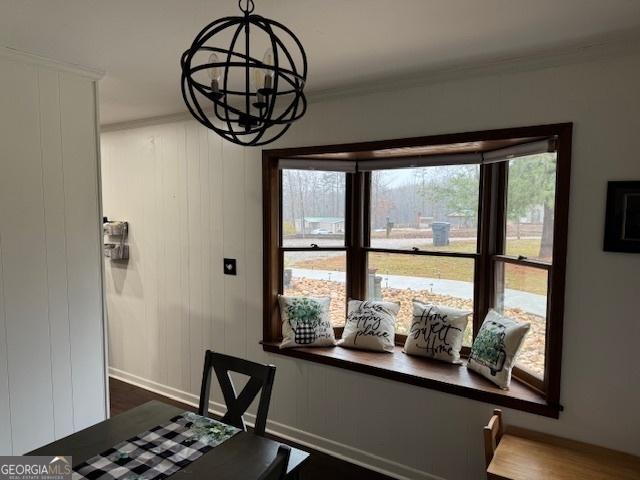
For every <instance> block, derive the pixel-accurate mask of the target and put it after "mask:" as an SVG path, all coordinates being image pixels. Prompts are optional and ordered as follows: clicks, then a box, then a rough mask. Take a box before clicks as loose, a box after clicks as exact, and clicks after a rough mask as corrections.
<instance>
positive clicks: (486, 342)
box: [467, 310, 530, 390]
mask: <svg viewBox="0 0 640 480" xmlns="http://www.w3.org/2000/svg"><path fill="white" fill-rule="evenodd" d="M529 326H530V325H529V324H528V323H519V322H516V321H515V320H512V319H511V318H509V317H505V316H503V315H501V314H499V313H498V312H496V311H495V310H489V313H488V314H487V317H486V318H485V319H484V322H483V323H482V326H481V327H480V331H479V332H478V335H477V336H476V339H475V340H474V341H473V346H472V347H471V353H470V354H469V361H468V362H467V368H469V369H471V370H473V371H475V372H478V373H480V374H481V375H483V376H484V377H486V378H488V379H489V380H491V381H492V382H493V383H495V384H496V385H498V386H499V387H500V388H503V389H505V390H506V389H508V388H509V383H511V369H512V368H513V366H514V364H515V361H516V356H517V354H518V350H520V347H521V346H522V342H523V340H524V336H525V335H526V334H527V332H528V331H529Z"/></svg>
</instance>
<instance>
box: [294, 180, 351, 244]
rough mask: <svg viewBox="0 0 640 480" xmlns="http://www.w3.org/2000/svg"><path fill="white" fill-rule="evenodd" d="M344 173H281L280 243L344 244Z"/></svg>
mask: <svg viewBox="0 0 640 480" xmlns="http://www.w3.org/2000/svg"><path fill="white" fill-rule="evenodd" d="M345 186H346V173H344V172H321V171H317V170H283V171H282V244H283V246H285V247H308V246H309V245H311V244H312V243H315V244H316V245H319V246H342V245H344V232H345V224H344V211H345Z"/></svg>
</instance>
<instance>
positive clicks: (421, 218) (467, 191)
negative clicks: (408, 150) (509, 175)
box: [370, 165, 480, 252]
mask: <svg viewBox="0 0 640 480" xmlns="http://www.w3.org/2000/svg"><path fill="white" fill-rule="evenodd" d="M479 188H480V167H479V166H478V165H445V166H435V167H420V168H410V169H398V170H377V171H374V172H372V173H371V212H370V217H371V246H372V247H374V248H390V249H406V250H410V249H411V248H413V247H418V248H420V249H423V250H444V251H452V252H476V250H477V238H478V195H479Z"/></svg>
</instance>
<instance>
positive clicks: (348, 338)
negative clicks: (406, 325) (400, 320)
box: [338, 300, 400, 352]
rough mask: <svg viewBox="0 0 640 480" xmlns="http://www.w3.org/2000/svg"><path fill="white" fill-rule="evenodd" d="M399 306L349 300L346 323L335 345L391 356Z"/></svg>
mask: <svg viewBox="0 0 640 480" xmlns="http://www.w3.org/2000/svg"><path fill="white" fill-rule="evenodd" d="M399 311H400V304H399V303H394V302H383V301H377V300H371V301H364V302H362V301H360V300H349V308H348V314H347V321H346V323H345V325H344V332H342V339H341V340H340V341H339V342H338V345H340V346H342V347H346V348H358V349H360V350H373V351H374V352H393V347H394V339H395V334H396V315H398V312H399Z"/></svg>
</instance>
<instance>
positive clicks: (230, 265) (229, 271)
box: [224, 258, 237, 275]
mask: <svg viewBox="0 0 640 480" xmlns="http://www.w3.org/2000/svg"><path fill="white" fill-rule="evenodd" d="M224 274H225V275H237V270H236V259H235V258H225V259H224Z"/></svg>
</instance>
